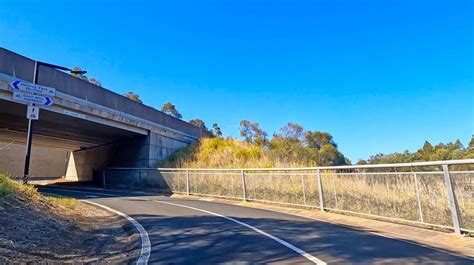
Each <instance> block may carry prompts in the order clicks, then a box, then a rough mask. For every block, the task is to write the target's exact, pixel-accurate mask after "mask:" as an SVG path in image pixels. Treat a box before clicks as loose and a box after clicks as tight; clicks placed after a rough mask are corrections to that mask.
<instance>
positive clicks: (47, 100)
mask: <svg viewBox="0 0 474 265" xmlns="http://www.w3.org/2000/svg"><path fill="white" fill-rule="evenodd" d="M13 100H16V101H21V102H26V103H31V104H38V105H44V106H51V105H53V99H52V98H51V97H46V96H40V95H33V94H30V93H24V92H16V91H14V92H13Z"/></svg>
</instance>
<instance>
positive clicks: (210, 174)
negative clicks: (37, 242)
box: [103, 159, 474, 234]
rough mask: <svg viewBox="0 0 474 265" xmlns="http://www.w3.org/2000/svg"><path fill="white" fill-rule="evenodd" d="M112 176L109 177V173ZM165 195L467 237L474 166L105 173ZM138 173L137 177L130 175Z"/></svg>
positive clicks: (472, 225) (473, 227)
mask: <svg viewBox="0 0 474 265" xmlns="http://www.w3.org/2000/svg"><path fill="white" fill-rule="evenodd" d="M112 172H113V173H112ZM130 173H133V174H132V175H133V176H135V178H128V179H127V180H126V181H131V179H133V181H138V182H139V183H138V184H137V185H139V187H140V188H150V187H151V186H152V185H151V183H156V180H157V179H161V180H162V182H163V183H165V185H166V186H167V188H168V189H169V190H170V191H171V192H176V193H184V194H188V195H193V194H194V195H205V196H214V197H222V198H230V199H240V200H246V201H260V202H269V203H278V204H283V205H289V206H291V205H293V206H304V207H311V208H319V209H320V210H322V211H334V212H342V213H350V214H356V215H360V216H366V217H371V218H381V219H387V220H391V221H398V222H404V223H411V224H422V225H426V226H432V227H439V228H445V229H451V230H454V232H455V233H457V234H461V233H462V232H468V233H474V159H465V160H447V161H430V162H414V163H396V164H370V165H352V166H329V167H328V166H325V167H304V168H238V169H236V168H232V169H216V168H107V169H106V170H104V174H103V181H104V185H105V180H106V178H107V182H109V181H112V182H113V180H114V179H118V178H120V177H121V176H124V175H129V176H130ZM135 173H138V174H135Z"/></svg>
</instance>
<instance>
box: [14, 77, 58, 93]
mask: <svg viewBox="0 0 474 265" xmlns="http://www.w3.org/2000/svg"><path fill="white" fill-rule="evenodd" d="M10 85H11V87H12V88H13V91H22V92H29V93H35V94H41V95H47V96H54V95H56V89H55V88H52V87H47V86H40V85H36V84H32V83H28V82H25V81H20V80H15V81H12V82H11V83H10Z"/></svg>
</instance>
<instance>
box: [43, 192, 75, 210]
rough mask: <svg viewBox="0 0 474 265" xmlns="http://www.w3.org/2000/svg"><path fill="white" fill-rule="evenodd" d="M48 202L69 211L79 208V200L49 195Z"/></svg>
mask: <svg viewBox="0 0 474 265" xmlns="http://www.w3.org/2000/svg"><path fill="white" fill-rule="evenodd" d="M45 197H46V199H47V200H49V201H50V202H53V203H55V204H57V205H61V206H63V207H65V208H67V209H71V210H74V209H76V206H77V200H76V199H73V198H66V197H62V196H58V195H53V194H48V195H47V196H45Z"/></svg>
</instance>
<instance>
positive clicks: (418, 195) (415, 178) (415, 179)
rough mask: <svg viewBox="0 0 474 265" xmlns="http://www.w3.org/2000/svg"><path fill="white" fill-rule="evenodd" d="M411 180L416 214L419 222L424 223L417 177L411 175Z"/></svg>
mask: <svg viewBox="0 0 474 265" xmlns="http://www.w3.org/2000/svg"><path fill="white" fill-rule="evenodd" d="M413 180H414V181H415V191H416V202H417V203H418V212H419V214H420V222H422V223H424V220H423V210H422V209H421V199H420V188H418V177H417V176H416V173H413Z"/></svg>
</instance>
